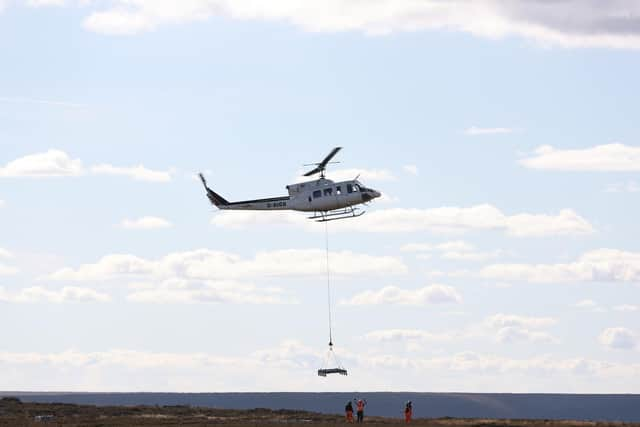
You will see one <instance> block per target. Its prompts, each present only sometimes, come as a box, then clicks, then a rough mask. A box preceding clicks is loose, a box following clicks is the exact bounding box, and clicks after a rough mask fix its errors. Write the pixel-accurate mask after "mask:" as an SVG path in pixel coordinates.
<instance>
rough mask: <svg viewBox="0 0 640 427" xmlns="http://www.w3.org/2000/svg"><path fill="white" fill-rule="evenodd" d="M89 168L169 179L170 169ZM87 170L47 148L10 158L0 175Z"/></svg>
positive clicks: (45, 174)
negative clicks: (42, 150)
mask: <svg viewBox="0 0 640 427" xmlns="http://www.w3.org/2000/svg"><path fill="white" fill-rule="evenodd" d="M89 171H90V172H91V173H93V174H95V175H122V176H128V177H130V178H133V179H136V180H140V181H151V182H168V181H171V171H154V170H151V169H147V168H145V167H144V166H143V165H138V166H133V167H117V166H112V165H109V164H102V165H96V166H91V167H90V168H89ZM86 173H87V169H86V168H85V167H84V165H83V163H82V161H81V160H80V159H73V158H71V157H70V156H69V155H68V154H67V153H65V152H64V151H61V150H54V149H51V150H48V151H46V152H43V153H35V154H29V155H26V156H24V157H20V158H17V159H15V160H12V161H10V162H9V163H7V164H6V165H5V166H4V167H0V177H9V178H14V177H30V178H45V177H56V176H80V175H86Z"/></svg>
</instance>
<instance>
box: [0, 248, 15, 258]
mask: <svg viewBox="0 0 640 427" xmlns="http://www.w3.org/2000/svg"><path fill="white" fill-rule="evenodd" d="M0 258H13V254H12V253H11V252H9V251H8V250H6V249H4V248H0Z"/></svg>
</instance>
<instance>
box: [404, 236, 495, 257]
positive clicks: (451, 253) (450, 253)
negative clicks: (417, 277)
mask: <svg viewBox="0 0 640 427" xmlns="http://www.w3.org/2000/svg"><path fill="white" fill-rule="evenodd" d="M400 250H401V251H403V252H419V253H421V254H420V255H418V258H419V259H428V258H430V257H431V255H430V254H427V253H424V252H439V253H440V256H441V257H442V258H443V259H448V260H454V261H486V260H488V259H494V258H498V257H500V256H502V255H503V251H501V250H495V251H490V252H478V251H475V248H474V246H473V245H472V244H470V243H467V242H465V241H462V240H454V241H451V242H444V243H438V244H428V243H409V244H406V245H404V246H402V248H400ZM425 257H426V258H425Z"/></svg>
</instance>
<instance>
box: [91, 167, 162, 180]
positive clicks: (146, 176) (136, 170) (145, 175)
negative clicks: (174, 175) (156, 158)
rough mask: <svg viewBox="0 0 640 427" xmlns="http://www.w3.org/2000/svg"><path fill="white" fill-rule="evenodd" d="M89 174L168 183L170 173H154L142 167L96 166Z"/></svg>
mask: <svg viewBox="0 0 640 427" xmlns="http://www.w3.org/2000/svg"><path fill="white" fill-rule="evenodd" d="M91 172H92V173H93V174H95V175H119V176H126V177H129V178H133V179H135V180H138V181H148V182H169V181H171V172H169V171H154V170H151V169H147V168H145V167H144V166H143V165H137V166H132V167H117V166H113V165H109V164H102V165H96V166H92V167H91Z"/></svg>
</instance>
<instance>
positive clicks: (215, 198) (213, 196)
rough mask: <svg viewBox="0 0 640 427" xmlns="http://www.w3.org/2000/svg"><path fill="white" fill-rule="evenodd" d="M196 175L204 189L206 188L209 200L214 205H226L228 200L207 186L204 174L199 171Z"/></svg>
mask: <svg viewBox="0 0 640 427" xmlns="http://www.w3.org/2000/svg"><path fill="white" fill-rule="evenodd" d="M198 176H199V177H200V181H202V185H204V188H205V190H207V197H208V198H209V201H210V202H211V203H212V204H213V205H214V206H217V207H219V208H222V207H223V206H227V205H228V204H229V202H228V201H227V200H226V199H225V198H224V197H222V196H221V195H219V194H218V193H216V192H215V191H213V190H212V189H210V188H209V187H207V180H206V179H204V175H202V174H201V173H199V174H198Z"/></svg>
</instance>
